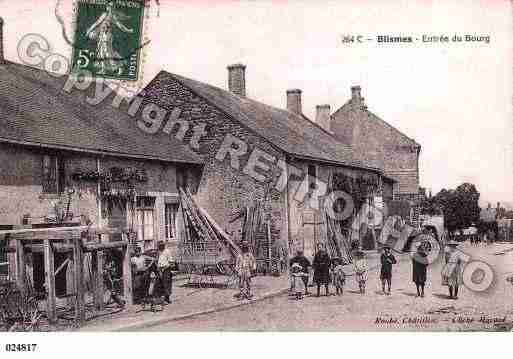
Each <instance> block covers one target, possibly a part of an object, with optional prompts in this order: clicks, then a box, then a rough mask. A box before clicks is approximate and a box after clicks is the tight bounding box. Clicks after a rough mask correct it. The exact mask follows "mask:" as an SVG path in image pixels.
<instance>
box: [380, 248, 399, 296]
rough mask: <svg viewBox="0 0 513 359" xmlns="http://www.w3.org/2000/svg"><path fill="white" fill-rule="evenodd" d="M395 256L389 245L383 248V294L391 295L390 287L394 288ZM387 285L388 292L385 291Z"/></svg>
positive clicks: (381, 276) (381, 277)
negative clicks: (393, 266) (393, 270)
mask: <svg viewBox="0 0 513 359" xmlns="http://www.w3.org/2000/svg"><path fill="white" fill-rule="evenodd" d="M396 263H397V261H396V260H395V257H394V255H393V254H392V251H391V249H390V246H389V245H385V246H384V247H383V253H382V254H381V274H380V279H381V287H382V289H383V293H384V294H386V295H390V287H391V286H392V265H394V264H396ZM385 284H386V285H387V286H388V291H386V290H385Z"/></svg>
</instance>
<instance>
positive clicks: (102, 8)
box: [71, 0, 145, 81]
mask: <svg viewBox="0 0 513 359" xmlns="http://www.w3.org/2000/svg"><path fill="white" fill-rule="evenodd" d="M75 6H76V7H75V35H74V45H75V46H74V49H73V54H72V61H71V63H72V68H73V69H74V70H76V71H78V70H87V71H89V72H90V73H91V74H92V75H94V76H95V77H103V78H107V79H116V80H123V81H137V80H138V76H139V73H140V67H141V59H142V55H141V49H142V47H143V44H142V33H143V21H144V12H145V4H144V0H126V1H124V0H78V1H77V3H76V5H75Z"/></svg>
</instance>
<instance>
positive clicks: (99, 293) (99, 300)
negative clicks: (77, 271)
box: [93, 251, 105, 310]
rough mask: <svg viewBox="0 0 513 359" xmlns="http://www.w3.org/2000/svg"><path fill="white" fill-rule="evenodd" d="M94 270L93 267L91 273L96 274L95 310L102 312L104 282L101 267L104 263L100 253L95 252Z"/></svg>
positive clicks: (103, 257) (103, 306) (103, 305)
mask: <svg viewBox="0 0 513 359" xmlns="http://www.w3.org/2000/svg"><path fill="white" fill-rule="evenodd" d="M96 254H97V256H96V268H95V267H93V272H96V273H97V277H96V282H95V303H96V309H98V310H103V309H104V308H105V302H104V301H103V300H104V293H105V288H104V282H103V267H104V263H105V254H104V253H103V252H102V251H98V252H96Z"/></svg>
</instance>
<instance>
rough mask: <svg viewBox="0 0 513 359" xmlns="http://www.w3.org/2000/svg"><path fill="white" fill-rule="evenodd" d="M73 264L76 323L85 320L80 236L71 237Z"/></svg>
mask: <svg viewBox="0 0 513 359" xmlns="http://www.w3.org/2000/svg"><path fill="white" fill-rule="evenodd" d="M73 246H74V250H73V264H74V265H75V266H74V277H75V280H74V283H75V292H76V298H75V319H76V321H77V324H79V325H80V324H82V323H84V321H85V285H84V252H83V251H82V238H81V237H80V235H78V236H74V237H73Z"/></svg>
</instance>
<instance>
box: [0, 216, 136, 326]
mask: <svg viewBox="0 0 513 359" xmlns="http://www.w3.org/2000/svg"><path fill="white" fill-rule="evenodd" d="M0 235H3V236H4V238H5V239H7V240H8V243H9V244H8V247H7V252H9V262H10V268H11V270H14V277H15V278H16V283H17V286H18V288H19V289H20V291H21V292H22V293H24V294H27V291H28V288H27V280H26V278H27V275H26V263H25V259H26V256H25V255H26V253H27V252H29V251H30V252H32V253H42V254H43V262H44V278H45V283H46V314H47V317H48V321H49V322H50V323H52V324H53V323H55V322H56V321H57V310H56V301H57V300H56V299H57V297H56V291H55V275H56V272H58V271H60V270H61V269H62V268H57V270H56V268H55V262H54V261H55V254H56V253H67V254H68V255H69V257H68V261H69V263H68V265H69V266H71V270H72V273H73V283H72V284H73V297H74V311H75V319H76V321H77V322H78V324H81V323H83V322H84V321H85V318H86V303H85V294H86V275H85V273H84V254H85V253H91V268H92V271H91V273H92V278H91V282H92V286H93V291H92V292H93V301H94V307H95V309H96V310H102V309H104V307H105V303H104V292H105V288H104V278H103V270H104V251H106V250H111V249H116V248H119V249H121V250H122V253H123V292H124V300H125V302H126V303H127V304H128V305H132V304H133V296H132V270H131V262H130V254H131V247H132V244H131V242H130V241H129V236H128V235H127V233H126V232H123V231H121V230H119V229H114V228H106V229H96V228H89V227H86V226H80V227H58V228H40V229H37V228H36V229H31V228H28V229H26V228H21V229H11V230H2V231H0ZM102 235H109V237H111V238H112V237H114V236H115V235H120V236H121V240H117V241H109V242H105V241H102ZM91 239H92V240H91Z"/></svg>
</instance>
